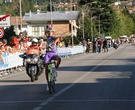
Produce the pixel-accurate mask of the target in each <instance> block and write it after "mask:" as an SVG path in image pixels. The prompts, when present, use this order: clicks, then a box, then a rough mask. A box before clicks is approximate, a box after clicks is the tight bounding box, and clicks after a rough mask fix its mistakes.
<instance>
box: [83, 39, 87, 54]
mask: <svg viewBox="0 0 135 110" xmlns="http://www.w3.org/2000/svg"><path fill="white" fill-rule="evenodd" d="M82 45H83V51H84V53H86V47H87V41H86V40H85V39H83V41H82Z"/></svg>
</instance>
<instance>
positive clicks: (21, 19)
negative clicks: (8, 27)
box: [20, 0, 22, 32]
mask: <svg viewBox="0 0 135 110" xmlns="http://www.w3.org/2000/svg"><path fill="white" fill-rule="evenodd" d="M20 32H22V1H21V0H20Z"/></svg>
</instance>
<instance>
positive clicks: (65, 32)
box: [23, 10, 79, 37]
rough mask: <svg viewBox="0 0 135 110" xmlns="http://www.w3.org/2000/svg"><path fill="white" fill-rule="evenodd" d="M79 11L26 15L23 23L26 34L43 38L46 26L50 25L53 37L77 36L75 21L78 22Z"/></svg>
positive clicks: (30, 13) (38, 12)
mask: <svg viewBox="0 0 135 110" xmlns="http://www.w3.org/2000/svg"><path fill="white" fill-rule="evenodd" d="M78 15H79V11H64V12H63V11H62V12H58V11H55V12H40V11H39V10H37V12H35V13H32V12H29V13H26V14H25V15H24V17H23V22H26V23H27V30H26V31H27V34H28V36H32V37H42V36H44V33H45V29H46V25H48V24H52V25H53V28H54V30H55V33H54V34H55V35H56V36H58V37H65V36H69V35H71V34H72V35H74V36H76V35H77V28H78V26H77V25H76V21H77V20H78ZM71 24H72V25H71Z"/></svg>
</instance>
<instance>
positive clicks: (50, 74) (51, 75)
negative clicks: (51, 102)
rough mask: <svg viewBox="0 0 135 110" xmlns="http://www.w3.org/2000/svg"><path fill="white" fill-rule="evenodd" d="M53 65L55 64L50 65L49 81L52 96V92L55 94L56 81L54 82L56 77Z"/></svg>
mask: <svg viewBox="0 0 135 110" xmlns="http://www.w3.org/2000/svg"><path fill="white" fill-rule="evenodd" d="M52 64H53V62H51V63H49V64H48V80H49V84H48V87H49V92H50V94H51V93H52V92H55V90H54V85H55V81H54V75H53V70H52V69H53V68H52Z"/></svg>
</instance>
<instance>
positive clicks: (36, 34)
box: [32, 26, 39, 36]
mask: <svg viewBox="0 0 135 110" xmlns="http://www.w3.org/2000/svg"><path fill="white" fill-rule="evenodd" d="M32 34H33V36H39V27H36V26H32Z"/></svg>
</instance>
